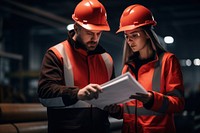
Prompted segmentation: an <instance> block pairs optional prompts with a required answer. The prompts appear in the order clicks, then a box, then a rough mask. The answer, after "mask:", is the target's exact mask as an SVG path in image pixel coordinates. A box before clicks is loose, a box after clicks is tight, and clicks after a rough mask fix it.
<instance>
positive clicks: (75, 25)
mask: <svg viewBox="0 0 200 133" xmlns="http://www.w3.org/2000/svg"><path fill="white" fill-rule="evenodd" d="M78 29H79V27H78V25H77V23H75V24H74V31H75V33H76V34H77V33H78Z"/></svg>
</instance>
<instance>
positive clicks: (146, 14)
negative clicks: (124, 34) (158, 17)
mask: <svg viewBox="0 0 200 133" xmlns="http://www.w3.org/2000/svg"><path fill="white" fill-rule="evenodd" d="M145 25H153V26H155V25H156V21H155V20H154V18H153V15H152V13H151V11H150V10H149V9H147V8H146V7H144V6H142V5H139V4H135V5H131V6H129V7H127V8H126V9H125V10H124V12H123V13H122V15H121V18H120V26H119V30H118V31H117V32H116V33H118V32H121V31H126V30H133V29H136V28H138V27H141V26H145Z"/></svg>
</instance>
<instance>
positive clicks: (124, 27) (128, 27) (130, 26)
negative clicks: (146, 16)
mask: <svg viewBox="0 0 200 133" xmlns="http://www.w3.org/2000/svg"><path fill="white" fill-rule="evenodd" d="M156 24H157V23H156V21H151V22H149V23H143V24H139V25H128V26H123V27H121V28H119V30H117V32H116V33H119V32H122V31H128V30H134V29H136V28H139V27H141V26H145V25H153V26H155V25H156Z"/></svg>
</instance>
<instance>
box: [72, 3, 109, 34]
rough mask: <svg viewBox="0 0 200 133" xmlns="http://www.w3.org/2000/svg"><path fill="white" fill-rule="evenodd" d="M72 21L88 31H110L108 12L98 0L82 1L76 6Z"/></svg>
mask: <svg viewBox="0 0 200 133" xmlns="http://www.w3.org/2000/svg"><path fill="white" fill-rule="evenodd" d="M72 19H73V20H74V21H75V22H77V23H78V24H79V25H81V26H82V27H84V28H85V29H88V30H102V31H109V30H110V27H109V25H108V22H107V15H106V10H105V8H104V6H103V5H102V4H101V3H100V2H99V1H98V0H82V1H81V2H80V3H79V4H78V5H77V6H76V8H75V10H74V14H73V15H72Z"/></svg>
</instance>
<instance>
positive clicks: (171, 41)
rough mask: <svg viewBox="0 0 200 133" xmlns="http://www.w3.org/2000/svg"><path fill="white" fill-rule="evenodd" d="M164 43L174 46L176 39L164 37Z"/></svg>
mask: <svg viewBox="0 0 200 133" xmlns="http://www.w3.org/2000/svg"><path fill="white" fill-rule="evenodd" d="M164 41H165V43H167V44H172V43H173V42H174V38H173V37H172V36H166V37H164Z"/></svg>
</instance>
